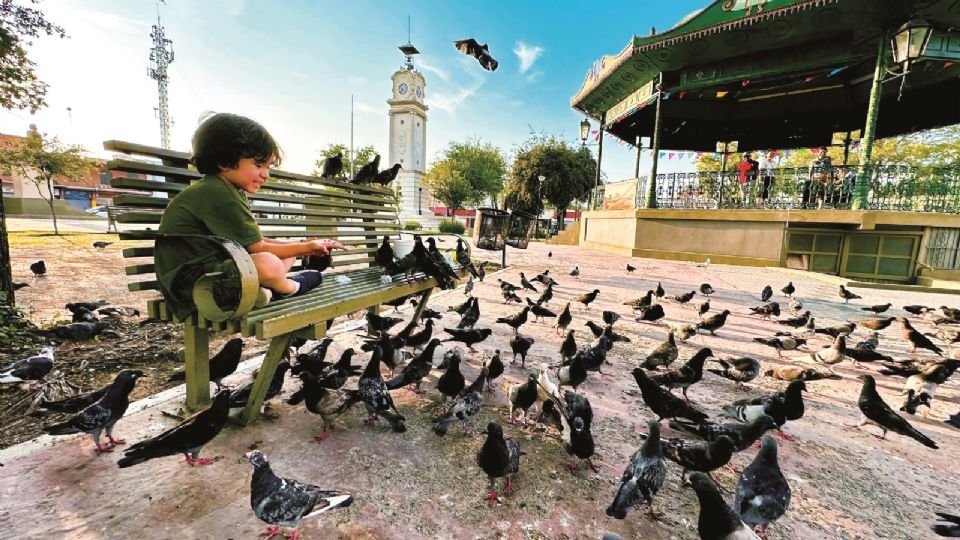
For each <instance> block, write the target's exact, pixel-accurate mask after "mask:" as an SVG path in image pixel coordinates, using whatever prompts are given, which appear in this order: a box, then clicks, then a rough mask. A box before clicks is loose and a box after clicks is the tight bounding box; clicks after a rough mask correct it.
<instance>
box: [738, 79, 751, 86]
mask: <svg viewBox="0 0 960 540" xmlns="http://www.w3.org/2000/svg"><path fill="white" fill-rule="evenodd" d="M740 86H742V87H744V88H746V87H748V86H750V79H744V80H743V81H742V82H741V83H740Z"/></svg>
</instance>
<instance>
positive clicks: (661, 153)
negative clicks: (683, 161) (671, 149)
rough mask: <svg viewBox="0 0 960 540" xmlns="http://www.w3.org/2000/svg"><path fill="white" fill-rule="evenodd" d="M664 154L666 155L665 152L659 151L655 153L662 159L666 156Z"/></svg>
mask: <svg viewBox="0 0 960 540" xmlns="http://www.w3.org/2000/svg"><path fill="white" fill-rule="evenodd" d="M666 155H667V153H666V152H660V153H659V154H657V157H659V158H660V159H663V158H664V157H666Z"/></svg>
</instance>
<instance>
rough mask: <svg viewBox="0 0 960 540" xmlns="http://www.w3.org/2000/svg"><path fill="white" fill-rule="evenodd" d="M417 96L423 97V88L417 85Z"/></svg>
mask: <svg viewBox="0 0 960 540" xmlns="http://www.w3.org/2000/svg"><path fill="white" fill-rule="evenodd" d="M417 97H418V98H421V97H423V88H420V87H419V86H418V87H417Z"/></svg>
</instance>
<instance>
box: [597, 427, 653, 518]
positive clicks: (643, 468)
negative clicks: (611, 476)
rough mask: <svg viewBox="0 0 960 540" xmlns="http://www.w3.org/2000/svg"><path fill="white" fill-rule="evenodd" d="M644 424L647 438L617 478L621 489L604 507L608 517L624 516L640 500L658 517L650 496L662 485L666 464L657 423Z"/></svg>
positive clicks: (651, 513) (651, 514)
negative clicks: (646, 429) (646, 428)
mask: <svg viewBox="0 0 960 540" xmlns="http://www.w3.org/2000/svg"><path fill="white" fill-rule="evenodd" d="M647 426H648V432H647V440H646V441H644V442H643V446H641V447H640V449H639V450H637V451H636V452H634V453H633V456H631V457H630V463H629V464H628V465H627V468H626V469H624V471H623V475H622V476H621V477H620V488H619V489H618V490H617V494H616V495H615V496H614V498H613V502H612V503H610V506H609V507H607V515H608V516H610V517H613V518H616V519H623V518H625V517H627V510H629V509H630V508H632V507H634V506H636V505H637V504H639V503H641V502H642V503H644V504H646V505H647V509H648V511H649V512H650V516H651V517H653V518H654V519H656V518H657V517H658V515H657V513H656V511H655V510H654V509H653V496H654V495H656V494H657V491H659V490H660V487H661V486H663V480H664V479H665V478H666V476H667V465H666V462H665V461H664V459H663V451H662V450H661V449H660V424H658V423H656V422H654V421H651V422H650V423H649V424H647Z"/></svg>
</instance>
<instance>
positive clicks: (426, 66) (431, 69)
mask: <svg viewBox="0 0 960 540" xmlns="http://www.w3.org/2000/svg"><path fill="white" fill-rule="evenodd" d="M418 64H419V67H420V68H421V69H422V70H424V71H426V72H429V73H433V74H434V75H436V76H437V77H440V78H441V79H443V80H444V81H449V80H450V74H449V73H447V72H446V71H445V70H443V69H440V68H438V67H436V66H432V65H430V64H428V63H426V62H424V61H423V60H421V61H420V62H418Z"/></svg>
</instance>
